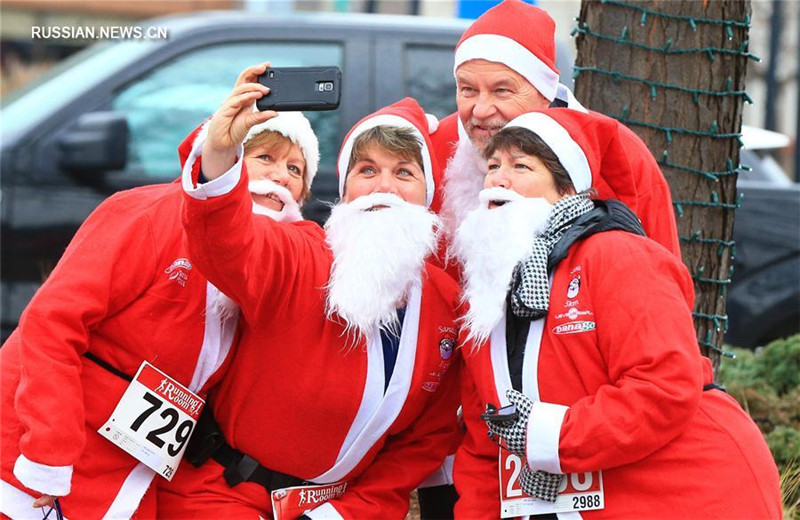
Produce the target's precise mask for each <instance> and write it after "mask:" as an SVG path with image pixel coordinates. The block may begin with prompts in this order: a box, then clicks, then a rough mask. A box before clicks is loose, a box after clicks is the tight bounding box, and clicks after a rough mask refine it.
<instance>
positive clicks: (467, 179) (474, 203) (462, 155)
mask: <svg viewBox="0 0 800 520" xmlns="http://www.w3.org/2000/svg"><path fill="white" fill-rule="evenodd" d="M486 173H487V168H486V161H485V160H484V159H483V157H482V156H481V154H480V150H478V148H476V147H475V145H474V144H472V141H470V140H469V139H468V138H461V139H459V140H458V145H457V147H456V152H455V154H453V158H452V159H450V162H448V163H447V168H446V169H445V171H444V199H443V200H442V210H441V216H442V221H443V222H444V232H445V236H446V238H447V240H448V241H452V239H453V237H454V236H455V234H456V230H457V229H458V226H460V225H461V222H462V221H463V220H464V218H465V217H466V216H467V213H469V212H470V211H472V210H474V209H475V208H477V207H478V193H480V191H481V189H482V188H483V181H484V177H486ZM448 256H449V255H448Z"/></svg>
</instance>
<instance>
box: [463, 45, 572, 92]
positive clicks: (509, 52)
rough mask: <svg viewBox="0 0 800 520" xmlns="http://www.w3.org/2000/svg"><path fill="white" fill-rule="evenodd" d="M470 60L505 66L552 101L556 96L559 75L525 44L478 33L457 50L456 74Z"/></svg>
mask: <svg viewBox="0 0 800 520" xmlns="http://www.w3.org/2000/svg"><path fill="white" fill-rule="evenodd" d="M469 60H487V61H494V62H497V63H502V64H503V65H506V66H507V67H509V68H511V69H512V70H514V71H516V72H517V73H519V74H520V75H522V77H524V78H525V79H527V80H528V81H529V82H530V84H531V85H533V86H534V88H536V90H538V91H539V93H540V94H541V95H543V96H544V97H545V98H547V99H548V100H549V101H553V99H555V97H556V90H557V89H558V73H557V72H556V71H554V70H553V69H551V68H550V67H548V66H547V65H546V64H545V63H544V62H543V61H542V60H540V59H539V57H538V56H536V54H534V53H532V52H531V51H529V50H528V49H527V48H526V47H524V46H523V45H522V44H520V43H518V42H516V41H514V40H512V39H511V38H509V37H507V36H501V35H499V34H476V35H475V36H471V37H469V38H467V39H466V40H464V41H463V42H461V45H459V46H458V48H456V60H455V66H454V67H453V73H454V74H455V72H456V70H458V67H459V66H460V65H461V64H462V63H464V62H466V61H469Z"/></svg>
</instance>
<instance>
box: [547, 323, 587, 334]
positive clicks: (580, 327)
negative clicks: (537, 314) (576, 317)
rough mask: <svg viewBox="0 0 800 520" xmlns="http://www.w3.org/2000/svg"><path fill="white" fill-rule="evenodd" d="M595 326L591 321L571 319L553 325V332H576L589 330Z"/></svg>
mask: <svg viewBox="0 0 800 520" xmlns="http://www.w3.org/2000/svg"><path fill="white" fill-rule="evenodd" d="M596 327H597V325H596V324H595V322H593V321H573V322H570V323H565V324H563V325H558V326H556V327H553V334H578V333H581V332H589V331H590V330H594V329H595V328H596Z"/></svg>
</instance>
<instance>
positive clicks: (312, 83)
mask: <svg viewBox="0 0 800 520" xmlns="http://www.w3.org/2000/svg"><path fill="white" fill-rule="evenodd" d="M258 82H259V83H261V84H262V85H264V86H265V87H268V88H269V93H268V94H267V95H266V96H264V97H262V98H260V99H259V100H258V101H256V108H258V109H259V110H260V111H262V112H263V111H265V110H277V111H279V112H280V111H288V110H299V111H303V110H334V109H336V108H339V101H340V100H341V97H342V84H341V83H342V71H341V70H340V69H339V67H275V68H268V69H267V70H265V71H264V74H261V75H260V76H258Z"/></svg>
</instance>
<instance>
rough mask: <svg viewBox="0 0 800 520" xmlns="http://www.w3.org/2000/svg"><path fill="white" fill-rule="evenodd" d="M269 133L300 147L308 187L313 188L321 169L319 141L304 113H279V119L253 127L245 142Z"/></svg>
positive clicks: (275, 118) (274, 118)
mask: <svg viewBox="0 0 800 520" xmlns="http://www.w3.org/2000/svg"><path fill="white" fill-rule="evenodd" d="M267 131H272V132H278V133H279V134H281V135H283V136H285V137H288V138H289V139H290V140H291V141H292V142H293V143H295V144H297V146H299V147H300V151H301V152H303V157H304V158H305V160H306V175H305V177H306V185H307V186H311V183H312V182H313V181H314V176H315V175H316V174H317V168H319V141H318V140H317V136H316V134H315V133H314V130H313V129H312V128H311V123H310V122H309V121H308V119H306V117H305V116H304V115H303V113H302V112H279V113H278V115H277V117H273V118H272V119H270V120H269V121H265V122H263V123H259V124H257V125H255V126H254V127H252V128H251V129H250V131H249V132H248V133H247V137H245V138H244V142H245V143H246V142H247V141H249V140H250V139H252V138H253V137H255V136H257V135H258V134H260V133H262V132H267Z"/></svg>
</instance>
